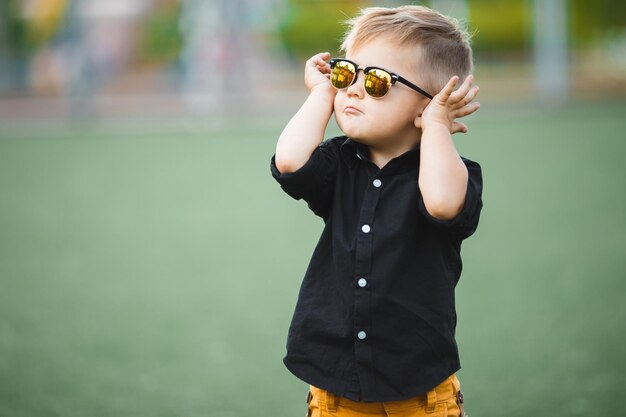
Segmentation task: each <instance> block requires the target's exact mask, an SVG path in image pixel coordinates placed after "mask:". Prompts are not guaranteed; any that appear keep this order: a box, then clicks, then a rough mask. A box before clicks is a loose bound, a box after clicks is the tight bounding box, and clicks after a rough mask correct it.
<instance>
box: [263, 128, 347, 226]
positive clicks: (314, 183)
mask: <svg viewBox="0 0 626 417" xmlns="http://www.w3.org/2000/svg"><path fill="white" fill-rule="evenodd" d="M338 158H339V153H338V149H337V147H336V146H335V144H334V143H333V141H332V140H328V141H325V142H322V144H320V146H319V147H317V148H316V149H315V150H314V151H313V153H312V154H311V157H310V158H309V160H308V161H307V162H306V163H305V164H304V165H303V166H302V167H300V168H299V169H298V170H297V171H294V172H289V173H284V174H283V173H281V172H280V171H279V170H278V168H277V167H276V154H274V155H273V156H272V159H271V162H270V169H271V172H272V176H273V177H274V178H275V179H276V181H278V183H279V184H280V186H281V188H282V189H283V190H284V191H285V192H286V193H287V194H288V195H289V196H291V197H292V198H294V199H296V200H300V199H302V200H304V201H306V202H307V204H308V206H309V208H310V209H311V211H313V213H315V214H316V215H318V216H320V217H321V218H323V219H324V221H326V220H327V219H328V216H329V213H330V209H331V206H332V196H333V190H334V178H335V175H336V172H337V162H338Z"/></svg>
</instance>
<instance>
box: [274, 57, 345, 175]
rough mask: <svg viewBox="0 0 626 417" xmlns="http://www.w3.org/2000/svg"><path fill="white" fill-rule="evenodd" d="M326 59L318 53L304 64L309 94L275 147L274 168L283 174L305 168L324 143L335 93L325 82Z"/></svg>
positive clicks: (327, 71)
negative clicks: (312, 155)
mask: <svg viewBox="0 0 626 417" xmlns="http://www.w3.org/2000/svg"><path fill="white" fill-rule="evenodd" d="M329 58H330V54H329V53H320V54H317V55H315V56H313V57H312V58H311V59H309V60H308V61H307V62H306V65H305V70H304V83H305V85H306V86H307V88H308V89H309V91H310V94H309V96H308V98H307V99H306V101H305V102H304V104H303V105H302V107H301V108H300V110H298V112H297V113H296V114H295V115H294V116H293V117H292V118H291V120H290V121H289V123H288V124H287V126H285V129H283V132H282V133H281V135H280V137H279V138H278V143H277V144H276V157H275V162H276V168H278V170H279V171H280V172H281V173H282V174H286V173H290V172H295V171H297V170H298V169H299V168H301V167H302V166H304V164H305V163H306V162H307V161H308V160H309V158H310V157H311V154H312V153H313V151H314V150H315V149H316V148H317V147H318V146H319V145H320V143H322V141H323V140H324V132H325V131H326V126H327V125H328V121H329V120H330V116H331V115H332V112H333V102H334V99H335V94H336V90H335V89H334V88H333V87H332V86H331V84H330V82H329V81H328V77H329V74H330V66H329V65H328V63H327V62H326V61H327V60H328V59H329Z"/></svg>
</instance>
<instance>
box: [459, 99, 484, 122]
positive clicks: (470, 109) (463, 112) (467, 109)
mask: <svg viewBox="0 0 626 417" xmlns="http://www.w3.org/2000/svg"><path fill="white" fill-rule="evenodd" d="M479 108H480V103H479V102H476V103H471V104H468V105H467V106H464V107H462V108H460V109H458V110H457V111H455V112H454V117H455V118H457V117H465V116H468V115H470V114H472V113H474V112H475V111H476V110H478V109H479Z"/></svg>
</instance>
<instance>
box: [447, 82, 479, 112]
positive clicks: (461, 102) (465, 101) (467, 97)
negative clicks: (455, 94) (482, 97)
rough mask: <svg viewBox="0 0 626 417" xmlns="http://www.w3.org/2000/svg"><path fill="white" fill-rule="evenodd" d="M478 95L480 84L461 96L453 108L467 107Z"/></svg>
mask: <svg viewBox="0 0 626 417" xmlns="http://www.w3.org/2000/svg"><path fill="white" fill-rule="evenodd" d="M477 95H478V86H477V85H475V86H473V87H472V88H471V89H470V90H469V92H468V93H467V94H466V95H465V97H463V98H461V99H460V100H459V101H458V102H457V103H455V104H454V105H453V106H452V108H453V109H454V110H456V109H460V108H462V107H465V106H466V105H468V104H469V103H471V102H472V101H473V100H474V99H475V98H476V96H477Z"/></svg>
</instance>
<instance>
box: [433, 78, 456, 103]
mask: <svg viewBox="0 0 626 417" xmlns="http://www.w3.org/2000/svg"><path fill="white" fill-rule="evenodd" d="M458 82H459V77H458V76H457V75H455V76H453V77H452V78H450V80H449V81H448V83H447V84H446V85H445V87H443V88H442V89H441V91H440V92H439V94H437V98H438V99H439V101H440V102H441V103H445V102H446V101H448V99H449V98H450V94H452V92H453V91H454V87H455V86H456V84H457V83H458Z"/></svg>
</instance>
